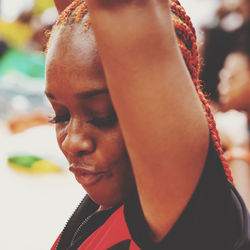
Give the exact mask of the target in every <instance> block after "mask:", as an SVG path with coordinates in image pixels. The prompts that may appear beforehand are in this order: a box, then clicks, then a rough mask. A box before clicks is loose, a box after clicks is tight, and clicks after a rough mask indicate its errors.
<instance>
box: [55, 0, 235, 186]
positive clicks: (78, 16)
mask: <svg viewBox="0 0 250 250" xmlns="http://www.w3.org/2000/svg"><path fill="white" fill-rule="evenodd" d="M166 1H167V0H166ZM169 1H170V8H171V12H172V13H173V14H172V19H173V23H174V27H175V32H176V35H177V38H178V44H179V47H180V50H181V52H182V55H183V58H184V60H185V63H186V66H187V68H188V70H189V72H190V74H191V77H192V80H193V83H194V85H195V88H196V91H197V93H198V96H199V98H200V100H201V103H202V106H203V109H204V111H205V115H206V118H207V121H208V127H209V129H210V133H211V137H212V140H213V142H214V145H215V148H216V151H217V152H218V155H219V157H220V159H221V162H222V164H223V166H224V169H225V173H226V176H227V178H228V180H229V181H231V182H233V179H232V176H231V171H230V169H229V165H228V163H227V161H226V159H225V157H224V155H223V150H222V146H221V143H220V137H219V134H218V131H217V129H216V123H215V119H214V116H213V114H212V111H211V108H210V106H209V104H208V101H207V99H206V97H205V95H204V94H203V92H202V90H201V84H200V80H199V73H200V64H199V57H198V48H197V42H196V39H197V38H196V31H195V29H194V26H193V24H192V22H191V19H190V17H189V16H188V15H187V14H186V12H185V10H184V8H183V7H182V6H181V4H180V2H179V1H178V0H169ZM86 13H87V4H86V3H85V2H84V0H75V1H74V2H72V3H71V4H70V5H69V6H68V7H67V8H66V9H65V10H64V11H63V12H62V13H61V15H60V16H59V19H58V21H57V23H56V25H55V26H58V25H65V24H71V23H79V22H81V21H82V20H83V17H84V16H85V14H86ZM89 25H90V21H89V19H88V20H87V21H85V23H84V26H85V27H89Z"/></svg>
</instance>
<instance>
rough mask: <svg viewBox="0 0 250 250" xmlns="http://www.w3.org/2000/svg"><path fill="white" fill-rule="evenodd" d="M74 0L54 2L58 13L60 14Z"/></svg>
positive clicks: (55, 0)
mask: <svg viewBox="0 0 250 250" xmlns="http://www.w3.org/2000/svg"><path fill="white" fill-rule="evenodd" d="M73 1H74V0H54V2H55V5H56V8H57V11H58V13H59V14H60V13H61V12H62V11H63V10H64V9H65V8H66V7H67V6H68V5H69V4H71V3H72V2H73Z"/></svg>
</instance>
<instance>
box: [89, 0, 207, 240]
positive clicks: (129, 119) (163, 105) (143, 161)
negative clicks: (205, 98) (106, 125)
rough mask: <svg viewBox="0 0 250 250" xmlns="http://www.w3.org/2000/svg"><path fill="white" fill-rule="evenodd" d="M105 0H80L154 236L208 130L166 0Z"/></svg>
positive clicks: (179, 204) (199, 158)
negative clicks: (85, 2)
mask: <svg viewBox="0 0 250 250" xmlns="http://www.w3.org/2000/svg"><path fill="white" fill-rule="evenodd" d="M113 3H114V2H113V1H109V4H106V1H95V0H94V1H93V0H91V1H88V4H89V11H90V18H91V23H92V27H93V30H94V33H95V37H96V40H97V45H98V50H99V53H100V56H101V60H102V63H103V67H104V71H105V76H106V80H107V85H108V88H109V91H110V95H111V98H112V101H113V104H114V107H115V109H116V111H117V114H118V118H119V122H120V126H121V129H122V133H123V135H124V139H125V142H126V146H127V149H128V152H129V155H130V158H131V161H132V165H133V170H134V174H135V178H136V181H137V188H138V191H139V196H140V198H141V203H142V207H143V211H144V214H145V217H146V218H147V219H148V222H149V224H150V225H151V227H152V229H153V231H154V232H155V233H156V235H157V237H159V238H160V237H161V236H163V235H164V234H165V233H166V232H167V231H168V230H169V228H171V226H172V224H173V223H174V221H175V220H176V218H177V217H178V215H179V213H180V212H181V211H182V209H183V207H184V206H185V205H186V203H187V202H188V199H189V198H190V196H191V194H192V192H193V190H194V188H195V185H196V184H197V182H198V179H199V176H200V174H201V171H202V167H203V164H204V161H205V157H206V153H207V152H206V150H207V143H208V128H207V123H206V121H205V117H204V114H203V110H202V107H201V104H200V101H199V99H198V96H197V94H196V93H195V89H194V86H193V83H192V80H191V77H190V75H189V73H188V71H187V68H186V66H185V63H184V60H183V58H182V56H181V53H180V50H179V48H178V46H177V41H176V37H175V32H174V29H173V25H172V20H171V15H170V11H169V6H168V1H166V0H164V1H153V0H151V1H150V0H148V1H122V2H121V1H118V2H117V1H116V3H115V4H114V5H112V4H113ZM180 155H181V157H180ZM166 159H167V162H166ZM177 177H178V178H177ZM154 197H157V200H154ZM180 197H181V198H180ZM152 199H153V200H152ZM164 211H165V212H166V211H167V213H168V218H161V216H159V214H165V212H164Z"/></svg>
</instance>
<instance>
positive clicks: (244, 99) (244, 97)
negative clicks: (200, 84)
mask: <svg viewBox="0 0 250 250" xmlns="http://www.w3.org/2000/svg"><path fill="white" fill-rule="evenodd" d="M219 77H220V83H219V85H218V90H219V93H220V102H221V104H222V105H223V107H224V108H225V109H226V110H227V109H237V110H249V106H250V69H249V62H248V58H247V57H246V56H245V55H244V54H241V53H232V54H230V55H229V56H227V58H226V60H225V64H224V67H223V69H222V70H221V71H220V73H219Z"/></svg>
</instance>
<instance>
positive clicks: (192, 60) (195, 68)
mask: <svg viewBox="0 0 250 250" xmlns="http://www.w3.org/2000/svg"><path fill="white" fill-rule="evenodd" d="M171 11H172V12H173V13H174V14H175V16H176V17H174V18H173V22H174V27H175V31H176V34H177V37H178V43H179V47H180V49H181V52H182V55H183V58H184V60H185V62H186V65H187V67H188V70H189V72H190V74H191V77H192V80H193V82H194V85H195V88H196V91H197V93H198V96H199V98H200V100H201V102H202V106H203V108H204V111H205V114H206V117H207V121H208V126H209V129H210V133H211V137H212V139H213V142H214V145H215V148H216V151H217V153H218V155H219V157H220V159H221V162H222V164H223V167H224V169H225V173H226V176H227V178H228V180H229V181H231V182H233V178H232V175H231V171H230V169H229V165H228V162H227V161H226V159H225V157H224V154H223V150H222V146H221V143H220V137H219V133H218V130H217V128H216V123H215V119H214V116H213V114H212V111H211V108H210V106H209V104H208V101H207V99H206V97H205V95H204V94H203V92H202V90H201V85H200V80H199V73H200V66H199V57H198V49H197V42H196V32H195V29H194V27H193V25H192V22H191V20H190V18H189V17H188V16H187V14H186V12H185V10H184V8H183V7H182V6H181V5H180V3H179V1H177V0H172V1H171Z"/></svg>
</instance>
